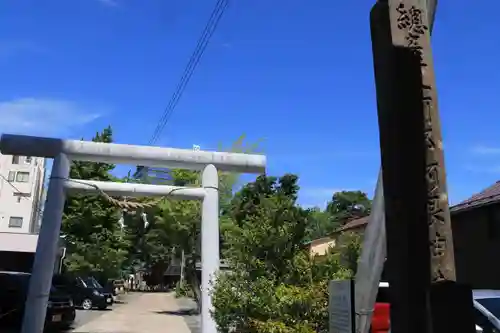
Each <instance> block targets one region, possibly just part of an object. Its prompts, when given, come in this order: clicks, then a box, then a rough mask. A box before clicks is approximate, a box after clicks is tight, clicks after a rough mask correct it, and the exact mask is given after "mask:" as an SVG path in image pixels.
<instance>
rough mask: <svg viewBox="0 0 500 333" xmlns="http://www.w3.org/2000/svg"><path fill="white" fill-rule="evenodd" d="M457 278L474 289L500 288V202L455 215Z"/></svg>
mask: <svg viewBox="0 0 500 333" xmlns="http://www.w3.org/2000/svg"><path fill="white" fill-rule="evenodd" d="M452 228H453V243H454V247H455V264H456V269H457V280H458V281H459V282H463V283H467V284H470V285H471V286H472V287H473V288H475V289H500V264H499V262H498V258H499V255H500V205H499V204H496V205H491V206H485V207H481V208H476V209H474V210H471V211H462V212H460V213H458V214H453V215H452Z"/></svg>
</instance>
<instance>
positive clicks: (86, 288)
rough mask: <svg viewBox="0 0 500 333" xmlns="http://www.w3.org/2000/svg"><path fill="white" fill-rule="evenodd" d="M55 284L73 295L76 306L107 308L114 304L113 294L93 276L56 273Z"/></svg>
mask: <svg viewBox="0 0 500 333" xmlns="http://www.w3.org/2000/svg"><path fill="white" fill-rule="evenodd" d="M52 281H53V283H54V286H56V288H57V289H61V290H64V291H66V292H67V293H68V294H70V295H71V297H73V301H74V302H75V306H78V307H81V308H83V309H84V310H91V309H93V308H98V309H100V310H104V309H106V308H107V307H108V306H110V305H112V304H113V294H112V293H110V292H109V291H107V290H105V289H104V288H103V287H102V286H101V285H100V284H99V282H97V280H96V279H94V278H93V277H91V276H90V277H81V276H70V275H54V278H53V280H52Z"/></svg>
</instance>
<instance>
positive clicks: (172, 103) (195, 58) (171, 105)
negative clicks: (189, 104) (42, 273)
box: [148, 0, 228, 145]
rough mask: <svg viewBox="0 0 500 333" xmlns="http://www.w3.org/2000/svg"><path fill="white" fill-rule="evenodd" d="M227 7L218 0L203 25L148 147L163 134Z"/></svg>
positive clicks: (223, 1)
mask: <svg viewBox="0 0 500 333" xmlns="http://www.w3.org/2000/svg"><path fill="white" fill-rule="evenodd" d="M227 6H228V0H218V1H217V3H216V5H215V7H214V9H213V11H212V14H211V15H210V18H209V20H208V22H207V24H206V25H205V28H204V29H203V32H202V34H201V36H200V37H199V39H198V42H197V45H196V48H195V50H194V52H193V53H192V54H191V57H190V59H189V62H188V64H187V65H186V67H185V69H184V73H183V75H182V77H181V79H180V81H179V83H178V84H177V87H176V90H175V92H174V94H173V95H172V97H171V98H170V100H169V102H168V105H167V107H166V108H165V111H164V112H163V115H162V116H161V117H160V120H159V121H158V124H157V126H156V128H155V130H154V132H153V135H152V137H151V139H150V140H149V143H148V144H149V145H152V144H154V143H156V141H158V139H159V138H160V136H161V133H162V132H163V130H164V128H165V126H166V125H167V123H168V121H169V119H170V117H171V116H172V113H173V112H174V110H175V108H176V106H177V104H178V103H179V100H180V98H181V96H182V94H183V93H184V90H185V89H186V86H187V84H188V83H189V81H190V79H191V77H192V75H193V73H194V70H195V69H196V66H197V65H198V63H199V62H200V59H201V57H202V56H203V54H204V52H205V49H206V48H207V45H208V43H209V41H210V38H211V37H212V35H213V34H214V32H215V30H216V29H217V26H218V25H219V22H220V19H221V17H222V15H223V14H224V12H225V10H226V8H227Z"/></svg>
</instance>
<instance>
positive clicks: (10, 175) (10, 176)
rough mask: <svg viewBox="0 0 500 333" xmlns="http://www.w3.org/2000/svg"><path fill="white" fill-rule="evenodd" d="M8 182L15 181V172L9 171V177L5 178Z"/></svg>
mask: <svg viewBox="0 0 500 333" xmlns="http://www.w3.org/2000/svg"><path fill="white" fill-rule="evenodd" d="M7 180H8V181H9V182H13V181H14V180H16V172H15V171H9V177H8V178H7Z"/></svg>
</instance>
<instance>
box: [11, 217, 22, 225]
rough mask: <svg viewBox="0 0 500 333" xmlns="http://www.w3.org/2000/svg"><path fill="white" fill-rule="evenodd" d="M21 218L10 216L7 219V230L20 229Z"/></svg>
mask: <svg viewBox="0 0 500 333" xmlns="http://www.w3.org/2000/svg"><path fill="white" fill-rule="evenodd" d="M22 227H23V218H22V217H18V216H11V217H10V219H9V228H22Z"/></svg>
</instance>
